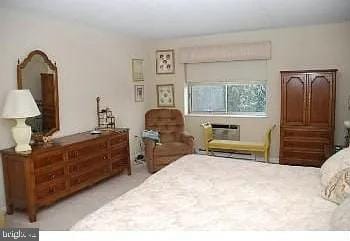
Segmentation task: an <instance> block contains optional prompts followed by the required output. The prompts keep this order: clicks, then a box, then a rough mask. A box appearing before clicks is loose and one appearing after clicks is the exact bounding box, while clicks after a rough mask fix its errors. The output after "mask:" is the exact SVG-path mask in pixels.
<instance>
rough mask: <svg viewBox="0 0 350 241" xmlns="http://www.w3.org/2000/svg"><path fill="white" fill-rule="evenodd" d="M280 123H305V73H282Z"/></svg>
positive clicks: (294, 124)
mask: <svg viewBox="0 0 350 241" xmlns="http://www.w3.org/2000/svg"><path fill="white" fill-rule="evenodd" d="M281 88H282V91H281V95H282V96H281V97H282V106H281V108H282V113H281V114H282V116H281V117H282V118H281V119H282V125H287V126H288V125H293V126H296V125H299V126H301V125H306V118H307V117H306V109H307V78H306V74H305V73H282V86H281Z"/></svg>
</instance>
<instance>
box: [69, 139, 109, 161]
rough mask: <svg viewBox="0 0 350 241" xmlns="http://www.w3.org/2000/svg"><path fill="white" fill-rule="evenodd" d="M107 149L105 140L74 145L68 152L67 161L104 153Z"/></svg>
mask: <svg viewBox="0 0 350 241" xmlns="http://www.w3.org/2000/svg"><path fill="white" fill-rule="evenodd" d="M107 148H108V141H107V139H104V140H98V141H91V142H88V143H82V144H79V145H75V146H73V147H71V148H70V150H69V151H68V160H76V159H81V158H84V157H88V156H91V155H94V154H96V153H101V152H102V151H106V150H107Z"/></svg>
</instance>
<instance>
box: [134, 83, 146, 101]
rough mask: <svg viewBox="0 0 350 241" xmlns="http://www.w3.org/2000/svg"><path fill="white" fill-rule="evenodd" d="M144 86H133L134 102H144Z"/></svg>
mask: <svg viewBox="0 0 350 241" xmlns="http://www.w3.org/2000/svg"><path fill="white" fill-rule="evenodd" d="M144 95H145V87H144V85H135V102H143V101H144V100H145V97H144Z"/></svg>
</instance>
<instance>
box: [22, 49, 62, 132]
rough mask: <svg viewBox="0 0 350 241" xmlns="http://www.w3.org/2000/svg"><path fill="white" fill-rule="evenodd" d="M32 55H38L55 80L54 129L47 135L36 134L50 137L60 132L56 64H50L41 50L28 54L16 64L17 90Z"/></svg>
mask: <svg viewBox="0 0 350 241" xmlns="http://www.w3.org/2000/svg"><path fill="white" fill-rule="evenodd" d="M34 55H40V56H41V57H42V58H43V59H44V62H45V63H46V64H47V65H48V66H49V68H50V69H51V70H52V71H54V73H55V78H54V86H55V91H54V92H55V93H54V100H55V110H54V111H55V128H52V129H51V130H50V131H48V132H47V133H42V134H37V135H41V136H51V135H52V134H53V133H55V132H56V131H59V130H60V118H59V101H58V75H57V66H56V62H55V63H52V62H51V60H50V59H49V57H47V55H46V54H45V53H44V52H43V51H41V50H34V51H32V52H30V53H29V54H28V56H27V57H26V58H25V59H24V60H23V61H22V62H20V60H19V59H18V63H17V88H18V89H23V79H22V70H23V69H24V68H25V67H26V66H27V64H28V63H29V62H30V61H31V60H32V58H33V56H34Z"/></svg>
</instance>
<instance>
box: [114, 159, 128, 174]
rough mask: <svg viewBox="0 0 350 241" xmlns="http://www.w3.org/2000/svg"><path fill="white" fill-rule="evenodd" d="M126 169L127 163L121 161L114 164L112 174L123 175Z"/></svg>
mask: <svg viewBox="0 0 350 241" xmlns="http://www.w3.org/2000/svg"><path fill="white" fill-rule="evenodd" d="M125 167H126V163H122V162H120V161H115V162H112V172H113V173H121V172H122V171H123V170H124V169H125Z"/></svg>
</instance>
